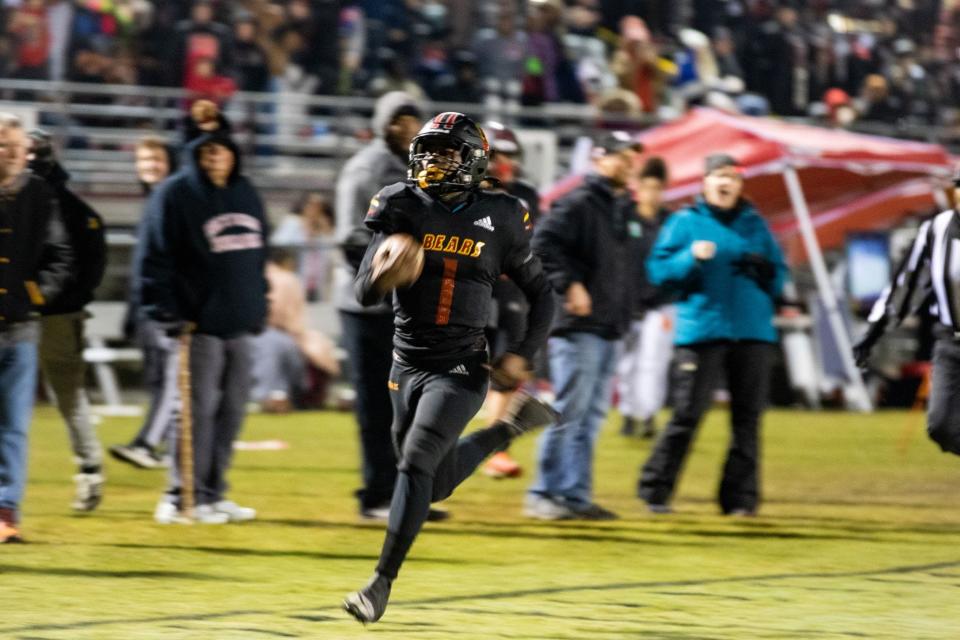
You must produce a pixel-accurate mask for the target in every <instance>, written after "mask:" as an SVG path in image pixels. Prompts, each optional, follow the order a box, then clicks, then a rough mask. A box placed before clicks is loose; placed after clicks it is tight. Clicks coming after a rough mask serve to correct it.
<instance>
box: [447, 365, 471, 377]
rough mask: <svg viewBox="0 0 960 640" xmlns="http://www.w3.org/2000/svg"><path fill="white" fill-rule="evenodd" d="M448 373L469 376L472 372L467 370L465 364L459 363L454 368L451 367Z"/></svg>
mask: <svg viewBox="0 0 960 640" xmlns="http://www.w3.org/2000/svg"><path fill="white" fill-rule="evenodd" d="M447 373H452V374H454V375H458V376H468V375H470V372H469V371H467V368H466V367H465V366H463V365H462V364H458V365H457V366H455V367H454V368H453V369H450V371H448V372H447Z"/></svg>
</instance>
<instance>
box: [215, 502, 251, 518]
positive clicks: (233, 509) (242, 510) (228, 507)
mask: <svg viewBox="0 0 960 640" xmlns="http://www.w3.org/2000/svg"><path fill="white" fill-rule="evenodd" d="M213 510H214V511H215V512H217V513H218V514H223V515H225V516H226V517H227V519H228V521H229V522H247V521H248V520H253V519H254V518H256V517H257V510H256V509H253V508H251V507H241V506H240V505H238V504H237V503H236V502H234V501H233V500H221V501H220V502H214V503H213Z"/></svg>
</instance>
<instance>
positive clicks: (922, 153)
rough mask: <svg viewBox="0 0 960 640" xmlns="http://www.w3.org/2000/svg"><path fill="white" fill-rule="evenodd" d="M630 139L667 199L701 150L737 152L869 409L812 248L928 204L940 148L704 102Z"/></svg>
mask: <svg viewBox="0 0 960 640" xmlns="http://www.w3.org/2000/svg"><path fill="white" fill-rule="evenodd" d="M638 138H639V139H640V140H641V141H642V142H643V143H644V146H645V148H646V149H645V155H659V156H661V157H662V158H663V159H664V160H665V161H666V163H667V166H668V167H669V169H670V184H669V185H668V189H667V192H666V198H667V201H668V202H670V203H672V204H679V203H681V202H683V201H685V200H689V199H690V198H692V197H693V196H695V195H696V194H697V193H698V192H699V191H700V184H701V180H702V178H703V160H704V158H705V157H706V156H707V155H710V154H711V153H719V152H723V153H727V154H730V155H731V156H733V157H734V158H736V159H737V161H738V162H739V163H740V164H741V166H742V167H743V174H744V178H745V193H746V195H747V197H749V198H750V199H751V200H752V201H753V202H754V203H755V204H756V205H757V207H758V208H759V210H760V211H761V212H762V213H763V215H764V216H765V217H766V218H767V219H768V221H769V222H770V225H771V228H772V229H773V230H774V232H775V233H777V235H778V237H779V239H780V241H781V243H782V245H783V247H784V249H785V251H786V253H787V255H788V257H789V259H790V260H791V262H793V263H797V262H801V261H804V259H805V258H809V260H810V266H811V267H812V269H813V272H814V276H815V278H816V280H817V286H818V289H819V290H820V294H821V297H822V299H823V301H824V303H825V304H826V306H827V311H828V314H829V316H830V322H831V328H832V329H833V333H834V337H835V338H836V340H837V345H838V346H839V347H840V348H841V350H842V351H844V352H845V353H843V354H842V357H844V360H845V365H846V369H847V372H848V377H849V378H850V381H851V382H852V383H854V385H855V386H856V387H858V388H859V389H860V390H862V402H861V405H862V406H864V407H865V408H868V407H869V401H868V400H867V396H866V392H865V389H864V388H863V383H862V379H861V377H860V374H859V371H858V370H857V368H856V366H855V365H854V363H853V359H852V357H851V356H850V352H849V351H850V350H849V346H850V339H849V336H848V335H847V332H846V328H845V325H844V323H843V321H842V318H841V315H840V311H839V309H838V308H837V306H836V302H835V301H836V296H835V295H834V293H833V291H832V288H831V286H830V282H829V277H828V275H827V270H826V266H825V264H824V262H823V256H822V254H821V250H820V247H821V244H822V245H823V246H827V247H831V248H832V247H836V246H839V245H841V244H842V243H843V240H844V236H845V233H846V231H848V230H852V229H865V228H878V227H882V226H889V225H890V224H891V223H892V222H893V221H894V220H896V219H898V218H900V217H902V216H904V215H909V214H911V213H916V212H920V211H926V210H929V209H930V208H932V207H933V206H934V205H935V203H936V202H937V198H940V196H941V194H942V192H941V191H940V189H941V185H940V184H939V183H940V182H942V180H943V178H944V177H946V176H947V175H948V174H949V173H950V165H951V157H950V155H949V154H948V153H947V152H946V150H944V148H943V147H941V146H940V145H935V144H926V143H920V142H911V141H904V140H896V139H893V138H883V137H879V136H869V135H864V134H858V133H851V132H848V131H844V130H834V129H824V128H820V127H814V126H809V125H801V124H792V123H787V122H781V121H777V120H772V119H768V118H754V117H750V116H741V115H733V114H728V113H725V112H721V111H716V110H713V109H694V110H692V111H691V112H690V113H689V114H687V115H686V116H684V117H682V118H680V119H678V120H676V121H674V122H670V123H667V124H664V125H661V126H659V127H655V128H653V129H650V130H648V131H646V132H644V133H642V134H640V135H639V136H638ZM581 180H582V177H581V176H571V177H568V178H566V179H564V180H562V181H561V182H559V183H558V184H557V185H555V186H554V188H553V189H551V190H550V191H549V192H547V193H546V194H545V195H544V198H543V200H544V201H545V204H549V202H551V201H552V200H554V199H556V198H558V197H560V196H561V195H563V194H564V193H566V192H567V191H569V190H571V189H573V188H574V187H575V186H576V185H578V184H579V183H580V181H581ZM938 192H939V193H938ZM941 199H942V198H941ZM941 204H942V203H941Z"/></svg>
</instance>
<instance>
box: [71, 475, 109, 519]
mask: <svg viewBox="0 0 960 640" xmlns="http://www.w3.org/2000/svg"><path fill="white" fill-rule="evenodd" d="M73 481H74V482H76V483H77V492H76V493H75V494H74V496H73V502H72V503H71V504H70V506H71V507H73V508H74V509H75V510H76V511H93V510H94V509H96V508H97V505H98V504H100V500H102V499H103V481H104V477H103V474H100V473H78V474H77V475H75V476H73Z"/></svg>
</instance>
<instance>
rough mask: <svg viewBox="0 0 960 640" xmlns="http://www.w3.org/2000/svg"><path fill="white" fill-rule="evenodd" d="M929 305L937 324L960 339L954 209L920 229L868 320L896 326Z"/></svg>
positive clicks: (959, 241)
mask: <svg viewBox="0 0 960 640" xmlns="http://www.w3.org/2000/svg"><path fill="white" fill-rule="evenodd" d="M928 303H930V304H931V305H932V306H931V310H932V313H933V314H934V315H935V316H936V317H937V318H938V320H939V322H940V324H941V325H943V326H944V327H945V328H946V329H949V330H950V331H952V332H953V333H954V337H958V338H960V306H958V303H960V214H958V213H957V212H956V211H955V210H953V209H948V210H947V211H943V212H941V213H939V214H937V215H936V216H935V217H933V218H932V219H930V220H927V221H926V222H924V223H923V224H922V225H921V226H920V230H919V232H918V233H917V237H916V239H915V240H914V241H913V246H912V247H911V249H910V253H909V254H908V255H907V258H906V260H904V262H903V264H902V265H901V266H900V268H899V269H898V271H897V273H896V275H895V276H894V278H893V282H892V283H891V284H890V285H888V286H887V288H886V289H884V291H883V294H882V295H881V296H880V299H879V300H877V302H876V304H874V306H873V309H872V310H871V312H870V317H869V318H868V320H869V321H870V322H871V323H874V324H876V323H883V324H886V323H887V322H888V321H890V320H893V321H894V322H896V323H899V322H901V321H902V320H903V319H904V318H905V317H907V316H908V315H910V314H911V313H912V312H914V311H915V310H916V309H917V307H918V306H926V305H927V304H928Z"/></svg>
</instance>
